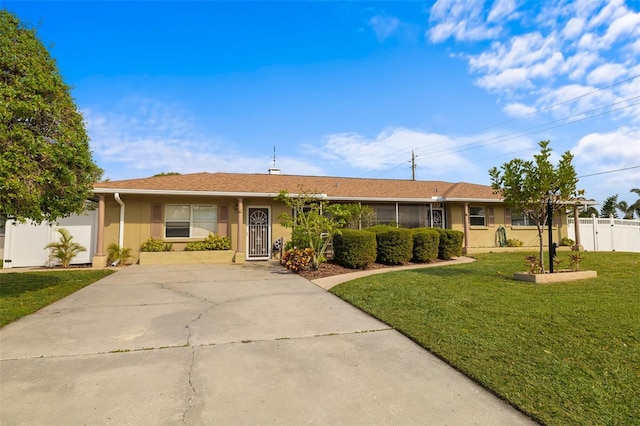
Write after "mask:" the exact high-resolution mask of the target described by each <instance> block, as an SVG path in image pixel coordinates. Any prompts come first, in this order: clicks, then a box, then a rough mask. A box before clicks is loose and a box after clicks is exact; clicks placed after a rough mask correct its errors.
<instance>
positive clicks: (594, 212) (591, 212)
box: [579, 206, 599, 217]
mask: <svg viewBox="0 0 640 426" xmlns="http://www.w3.org/2000/svg"><path fill="white" fill-rule="evenodd" d="M591 215H595V217H598V215H599V213H598V209H596V208H595V207H593V206H589V207H587V208H585V209H583V210H582V211H581V212H580V215H579V216H580V217H591Z"/></svg>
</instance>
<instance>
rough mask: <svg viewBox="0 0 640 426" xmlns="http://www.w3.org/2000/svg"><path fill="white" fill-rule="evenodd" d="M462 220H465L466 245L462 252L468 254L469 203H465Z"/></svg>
mask: <svg viewBox="0 0 640 426" xmlns="http://www.w3.org/2000/svg"><path fill="white" fill-rule="evenodd" d="M462 220H463V221H464V247H463V249H462V253H464V254H467V253H468V251H469V203H464V213H463V218H462Z"/></svg>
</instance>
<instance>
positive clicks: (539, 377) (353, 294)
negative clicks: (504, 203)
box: [331, 253, 640, 425]
mask: <svg viewBox="0 0 640 426" xmlns="http://www.w3.org/2000/svg"><path fill="white" fill-rule="evenodd" d="M582 256H583V258H584V260H583V262H582V263H581V264H580V265H581V267H580V269H591V270H596V271H598V278H596V279H590V280H582V281H574V282H570V283H558V284H546V285H536V284H525V283H522V282H518V281H514V280H512V279H511V277H512V276H513V272H516V271H524V270H526V265H525V259H524V257H525V254H523V253H501V254H486V255H477V256H476V257H477V260H478V261H477V262H474V263H471V264H464V265H456V266H453V265H452V266H445V267H441V268H438V267H436V268H425V269H421V270H412V271H402V272H391V273H385V274H380V275H374V276H370V277H366V278H361V279H358V280H355V281H351V282H348V283H344V284H342V285H339V286H337V287H334V288H333V289H332V290H331V291H332V292H333V293H334V294H336V295H338V296H339V297H341V298H343V299H345V300H347V301H348V302H350V303H352V304H353V305H355V306H357V307H358V308H360V309H362V310H364V311H366V312H369V313H370V314H372V315H374V316H375V317H377V318H379V319H380V320H382V321H384V322H385V323H387V324H389V325H390V326H392V327H394V328H395V329H397V330H399V331H400V332H402V333H404V334H405V335H407V336H409V337H410V338H411V339H413V340H414V341H416V342H417V343H418V344H420V345H422V346H423V347H424V348H426V349H427V350H429V351H430V352H432V353H434V354H436V355H437V356H439V357H440V358H442V359H444V360H445V361H447V362H448V363H450V364H451V365H452V366H454V367H456V368H457V369H459V370H460V371H462V372H463V373H465V374H466V375H468V376H469V377H471V378H472V379H473V380H475V381H477V382H478V383H480V384H482V385H483V386H485V387H487V388H488V389H490V390H491V391H493V392H494V393H495V394H497V395H499V396H500V397H501V398H503V399H504V400H506V401H508V402H509V403H511V404H512V405H514V406H515V407H517V408H518V409H520V410H521V411H523V412H525V413H527V414H528V415H530V416H531V417H532V418H534V419H535V420H537V421H539V422H541V423H544V424H549V425H567V424H575V425H589V424H593V425H616V424H618V425H631V424H640V254H637V253H584V254H583V255H582ZM560 257H561V258H562V257H566V253H560ZM562 267H567V262H566V261H565V262H564V266H563V265H560V268H562Z"/></svg>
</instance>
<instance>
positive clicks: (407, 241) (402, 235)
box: [368, 226, 413, 265]
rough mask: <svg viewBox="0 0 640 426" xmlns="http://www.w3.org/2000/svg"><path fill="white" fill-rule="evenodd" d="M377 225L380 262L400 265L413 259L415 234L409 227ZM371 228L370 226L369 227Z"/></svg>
mask: <svg viewBox="0 0 640 426" xmlns="http://www.w3.org/2000/svg"><path fill="white" fill-rule="evenodd" d="M384 228H386V229H381V228H379V227H376V228H375V230H376V243H377V245H378V249H377V252H378V256H377V258H376V261H377V262H378V263H385V264H387V265H399V264H401V263H406V262H408V261H410V260H411V257H412V256H413V236H412V233H411V231H410V230H409V229H405V228H392V227H390V226H387V227H384ZM368 229H370V228H368Z"/></svg>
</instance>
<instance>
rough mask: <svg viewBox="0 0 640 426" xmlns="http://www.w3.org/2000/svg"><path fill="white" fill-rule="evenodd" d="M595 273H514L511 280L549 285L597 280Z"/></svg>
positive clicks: (596, 273)
mask: <svg viewBox="0 0 640 426" xmlns="http://www.w3.org/2000/svg"><path fill="white" fill-rule="evenodd" d="M597 277H598V272H597V271H560V272H555V273H553V274H549V273H545V274H531V273H529V272H515V273H514V274H513V279H515V280H517V281H525V282H529V283H535V284H551V283H560V282H567V281H577V280H586V279H589V278H597Z"/></svg>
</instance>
